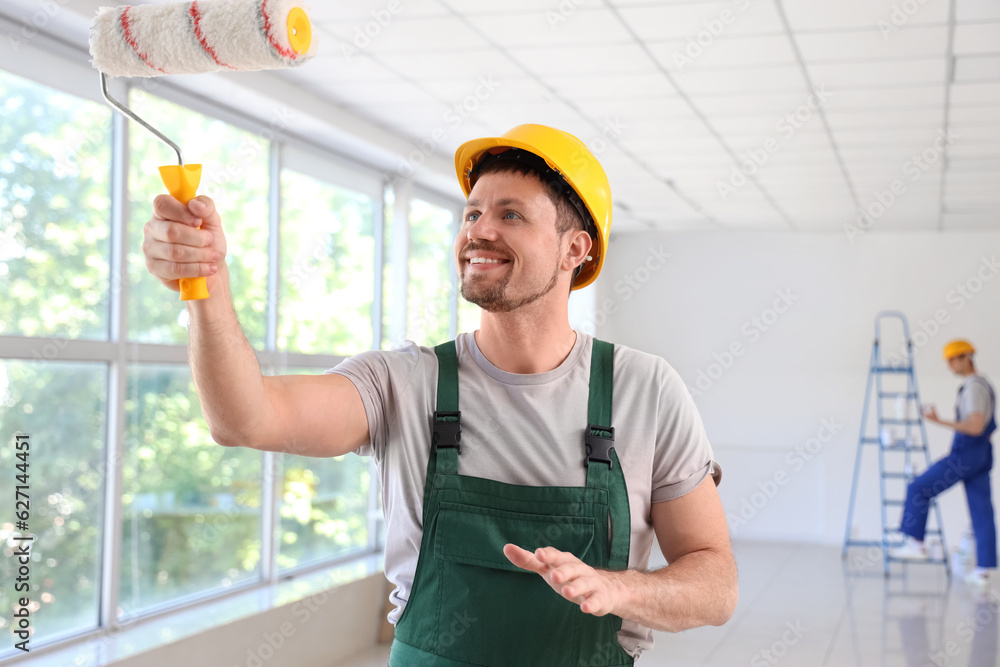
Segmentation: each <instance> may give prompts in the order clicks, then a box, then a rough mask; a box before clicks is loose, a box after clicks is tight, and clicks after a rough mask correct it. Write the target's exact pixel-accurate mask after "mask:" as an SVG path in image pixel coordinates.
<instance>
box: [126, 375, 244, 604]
mask: <svg viewBox="0 0 1000 667" xmlns="http://www.w3.org/2000/svg"><path fill="white" fill-rule="evenodd" d="M125 411H126V413H125V414H126V426H125V428H126V432H125V438H126V439H125V459H124V480H123V485H124V488H123V494H122V505H123V518H122V522H123V525H122V560H121V600H122V606H123V607H124V608H126V609H130V610H138V609H142V608H144V607H148V606H150V605H154V604H157V603H161V602H165V601H168V600H172V599H175V598H178V597H181V596H184V595H186V594H191V593H199V592H203V591H206V590H210V589H215V588H224V587H227V586H230V585H232V584H235V583H239V582H242V581H245V580H247V579H252V578H255V577H257V576H258V573H259V561H260V547H261V545H260V521H261V519H260V488H261V459H262V454H261V453H260V452H258V451H256V450H251V449H247V448H244V447H236V448H230V447H223V446H221V445H217V444H215V443H214V442H212V440H211V438H210V436H209V434H208V426H207V425H206V423H205V421H204V418H203V417H202V414H201V408H200V405H199V403H198V397H197V395H196V394H195V389H194V383H193V381H192V379H191V373H190V371H189V370H188V367H187V366H173V365H170V366H167V365H162V366H160V365H142V366H132V367H130V368H129V372H128V393H127V397H126V400H125Z"/></svg>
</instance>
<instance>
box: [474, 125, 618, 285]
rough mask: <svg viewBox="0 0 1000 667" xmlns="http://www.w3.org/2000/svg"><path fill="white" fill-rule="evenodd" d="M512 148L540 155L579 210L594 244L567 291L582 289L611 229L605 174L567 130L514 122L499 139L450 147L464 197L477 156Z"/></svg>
mask: <svg viewBox="0 0 1000 667" xmlns="http://www.w3.org/2000/svg"><path fill="white" fill-rule="evenodd" d="M512 148H514V149H521V150H522V151H527V152H528V153H531V154H533V155H537V156H538V157H540V158H542V160H544V161H545V165H546V166H548V168H549V169H551V170H552V171H554V172H555V175H556V176H558V177H559V178H560V179H561V180H563V181H565V183H566V184H567V185H569V187H570V188H571V189H572V191H573V193H574V194H575V195H576V197H575V198H574V197H569V200H570V203H571V204H573V205H574V206H575V207H576V208H577V210H578V211H579V212H580V214H581V217H582V218H583V219H584V226H585V227H586V228H587V231H588V232H589V233H590V236H591V238H592V239H593V240H594V243H593V246H592V247H591V249H590V259H589V260H585V261H584V264H583V270H581V271H580V274H579V275H578V276H577V277H576V279H575V280H574V281H573V289H580V288H581V287H586V286H587V285H589V284H590V283H592V282H594V280H595V279H596V278H597V275H598V274H599V273H600V272H601V268H602V267H603V266H604V256H605V254H606V253H607V248H608V236H609V234H610V233H611V184H610V183H608V176H607V174H605V173H604V169H603V167H601V163H600V162H598V161H597V158H596V157H594V154H593V153H591V152H590V150H589V149H588V148H587V146H586V145H585V144H584V143H583V142H582V141H580V140H579V139H577V138H576V137H574V136H573V135H572V134H569V133H568V132H563V131H562V130H557V129H555V128H553V127H547V126H545V125H518V126H517V127H515V128H514V129H512V130H509V131H508V132H505V133H504V134H503V136H500V137H484V138H482V139H473V140H471V141H466V142H465V143H464V144H462V145H461V146H459V147H458V150H457V151H455V172H456V173H457V174H458V182H459V183H460V184H461V185H462V192H464V193H465V196H466V197H468V196H469V193H470V192H472V186H473V185H475V183H474V180H473V179H474V178H475V169H476V167H477V166H478V165H479V163H480V162H481V161H482V160H483V158H485V157H487V154H492V155H498V154H500V153H504V152H506V151H507V150H510V149H512ZM575 199H578V201H574V200H575ZM581 208H583V209H584V210H581ZM591 223H592V224H591Z"/></svg>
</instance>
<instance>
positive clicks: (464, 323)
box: [458, 292, 483, 333]
mask: <svg viewBox="0 0 1000 667" xmlns="http://www.w3.org/2000/svg"><path fill="white" fill-rule="evenodd" d="M482 314H483V309H482V308H480V307H479V306H477V305H476V304H474V303H469V302H468V301H466V300H465V299H463V298H462V294H461V292H459V294H458V333H462V332H463V331H467V332H472V331H475V330H476V329H478V328H479V320H480V318H481V317H482Z"/></svg>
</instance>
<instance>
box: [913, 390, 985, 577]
mask: <svg viewBox="0 0 1000 667" xmlns="http://www.w3.org/2000/svg"><path fill="white" fill-rule="evenodd" d="M974 381H981V382H982V383H983V384H984V385H985V386H986V388H987V390H988V391H989V392H990V400H991V401H992V403H993V413H991V414H990V415H989V421H988V422H987V424H986V428H985V429H984V430H983V432H982V433H980V434H979V435H966V434H964V433H959V432H958V431H956V432H955V439H954V440H952V443H951V453H950V454H948V456H946V457H944V458H943V459H941V460H940V461H938V462H937V463H935V464H934V465H932V466H931V467H930V468H928V469H927V471H926V472H924V474H922V475H920V476H919V477H917V478H916V479H914V480H913V481H912V482H911V483H910V486H909V487H908V488H907V490H906V504H905V505H904V507H903V521H902V524H901V526H900V531H901V532H902V533H903V534H904V535H909V536H910V537H912V538H914V539H916V540H920V541H923V539H924V532H925V530H926V528H927V511H928V509H929V507H930V500H931V498H933V497H934V496H936V495H938V494H939V493H941V492H942V491H944V490H945V489H948V488H949V487H951V486H953V485H954V484H956V483H957V482H959V481H961V482H964V483H965V498H966V500H967V501H968V503H969V514H970V515H971V516H972V530H973V532H974V533H975V535H976V562H977V565H978V566H979V567H984V568H985V567H996V566H997V532H996V523H995V522H994V520H993V500H992V498H991V495H990V469H991V468H992V467H993V444H992V443H991V442H990V435H991V434H992V433H993V431H995V430H996V428H997V422H996V415H995V413H996V395H995V393H994V392H993V387H991V386H990V384H989V383H988V382H986V381H985V380H981V379H978V380H974ZM966 386H967V384H963V385H962V388H961V389H959V391H958V395H959V398H961V396H962V391H964V390H965V387H966ZM960 403H961V400H959V404H960ZM967 416H968V415H963V414H962V413H961V410H960V407H959V405H958V404H956V406H955V419H956V421H963V420H965V418H966V417H967Z"/></svg>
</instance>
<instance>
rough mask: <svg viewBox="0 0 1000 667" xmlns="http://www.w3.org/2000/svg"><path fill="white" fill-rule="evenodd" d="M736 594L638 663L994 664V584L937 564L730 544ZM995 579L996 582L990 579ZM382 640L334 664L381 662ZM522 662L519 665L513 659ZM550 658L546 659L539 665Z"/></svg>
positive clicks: (726, 666) (997, 600) (695, 666)
mask: <svg viewBox="0 0 1000 667" xmlns="http://www.w3.org/2000/svg"><path fill="white" fill-rule="evenodd" d="M734 549H735V552H736V559H737V563H738V565H739V570H740V603H739V607H738V608H737V611H736V614H735V615H734V616H733V619H732V620H731V621H730V622H729V623H727V624H726V625H724V626H722V627H720V628H713V627H709V628H698V629H696V630H689V631H687V632H682V633H679V634H674V635H671V634H667V633H659V632H658V633H656V646H655V647H654V648H653V649H652V650H650V651H647V652H646V653H645V654H644V655H643V656H642V659H641V660H639V661H638V662H637V663H636V664H637V665H641V666H643V667H660V666H661V665H662V666H664V667H667V666H669V667H742V666H744V665H749V666H750V667H773V666H775V665H783V666H787V667H883V666H884V667H897V666H898V667H997V666H998V665H1000V658H998V652H997V651H998V641H997V638H998V624H1000V588H994V589H991V590H987V591H982V592H978V593H977V592H975V591H973V590H970V589H969V588H968V587H966V586H965V585H964V584H963V583H962V582H961V581H954V582H953V583H951V585H949V583H948V580H947V578H946V577H945V574H944V570H943V568H942V567H941V566H930V565H913V566H909V567H908V568H907V571H905V572H904V570H903V569H902V566H900V565H894V566H893V570H892V576H891V577H890V578H889V579H885V578H883V576H882V563H881V560H880V559H879V558H878V557H877V556H876V557H875V558H872V557H871V556H870V555H869V554H867V553H866V552H865V550H863V549H862V550H858V551H857V552H856V553H855V552H851V554H850V555H849V557H848V560H847V562H846V563H845V562H844V561H842V560H841V558H840V549H839V548H838V547H826V546H815V545H796V544H779V543H737V544H736V545H735V546H734ZM994 585H995V586H996V585H997V584H994ZM387 656H388V649H387V648H385V647H382V648H380V649H377V650H375V651H372V652H371V653H370V654H367V655H364V656H359V657H358V658H356V659H355V660H354V661H352V662H349V663H345V664H343V665H342V666H340V667H376V666H377V667H385V664H386V660H387ZM517 667H522V666H517ZM545 667H549V666H545Z"/></svg>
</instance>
